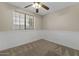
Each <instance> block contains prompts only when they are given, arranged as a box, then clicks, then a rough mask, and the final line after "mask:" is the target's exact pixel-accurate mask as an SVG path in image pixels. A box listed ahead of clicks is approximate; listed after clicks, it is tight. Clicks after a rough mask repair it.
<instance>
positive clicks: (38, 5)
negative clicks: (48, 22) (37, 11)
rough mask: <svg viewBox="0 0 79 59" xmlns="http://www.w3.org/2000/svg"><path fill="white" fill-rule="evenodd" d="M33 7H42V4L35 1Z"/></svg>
mask: <svg viewBox="0 0 79 59" xmlns="http://www.w3.org/2000/svg"><path fill="white" fill-rule="evenodd" d="M33 7H34V8H40V7H41V5H40V4H38V3H34V4H33Z"/></svg>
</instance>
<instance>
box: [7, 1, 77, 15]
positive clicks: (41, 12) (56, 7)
mask: <svg viewBox="0 0 79 59" xmlns="http://www.w3.org/2000/svg"><path fill="white" fill-rule="evenodd" d="M42 3H43V4H45V5H47V6H48V7H49V8H50V9H49V10H48V11H47V10H45V9H43V8H40V9H39V13H38V14H39V15H46V14H49V13H53V12H54V11H58V10H61V9H63V8H65V7H68V6H71V5H74V4H78V3H77V2H73V3H72V2H42ZM8 4H11V5H14V6H16V7H19V8H23V9H24V7H25V6H27V5H29V4H32V2H8ZM25 10H28V11H29V12H33V13H35V8H33V7H29V8H26V9H25Z"/></svg>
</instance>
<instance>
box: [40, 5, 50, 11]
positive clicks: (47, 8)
mask: <svg viewBox="0 0 79 59" xmlns="http://www.w3.org/2000/svg"><path fill="white" fill-rule="evenodd" d="M41 7H43V8H44V9H46V10H49V7H47V6H45V5H44V4H41Z"/></svg>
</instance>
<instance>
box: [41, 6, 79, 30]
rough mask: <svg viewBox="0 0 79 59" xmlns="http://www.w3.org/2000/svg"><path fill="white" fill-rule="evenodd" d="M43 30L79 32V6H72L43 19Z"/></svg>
mask: <svg viewBox="0 0 79 59" xmlns="http://www.w3.org/2000/svg"><path fill="white" fill-rule="evenodd" d="M43 22H44V23H43V29H47V30H57V31H79V5H75V6H70V7H67V8H65V9H63V10H60V11H58V12H55V13H53V14H49V15H46V16H44V17H43Z"/></svg>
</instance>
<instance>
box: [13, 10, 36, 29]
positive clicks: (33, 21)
mask: <svg viewBox="0 0 79 59" xmlns="http://www.w3.org/2000/svg"><path fill="white" fill-rule="evenodd" d="M13 12H14V13H16V12H17V13H21V14H24V28H23V29H21V28H20V26H21V25H20V16H19V25H17V26H19V28H18V29H16V28H13V29H14V30H28V29H29V30H32V29H34V28H35V20H34V15H30V14H26V13H22V12H19V11H13ZM26 15H28V16H29V17H30V16H32V17H33V20H32V23H33V24H32V28H30V26H29V28H28V29H27V28H26V27H27V26H26ZM13 17H15V16H14V14H13ZM12 23H13V27H15V26H16V25H15V24H14V19H13V22H12Z"/></svg>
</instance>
